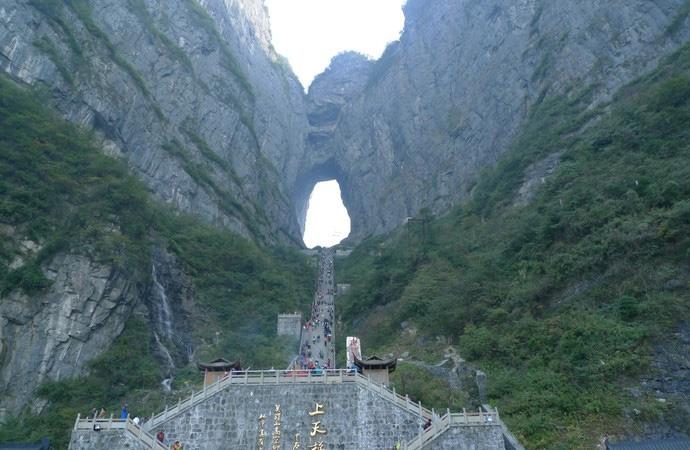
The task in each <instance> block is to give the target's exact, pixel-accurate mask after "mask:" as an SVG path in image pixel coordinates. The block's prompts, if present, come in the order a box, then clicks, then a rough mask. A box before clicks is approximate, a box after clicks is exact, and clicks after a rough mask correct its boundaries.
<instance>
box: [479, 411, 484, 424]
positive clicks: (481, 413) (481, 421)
mask: <svg viewBox="0 0 690 450" xmlns="http://www.w3.org/2000/svg"><path fill="white" fill-rule="evenodd" d="M479 423H481V424H483V423H484V412H483V411H482V408H481V407H480V408H479Z"/></svg>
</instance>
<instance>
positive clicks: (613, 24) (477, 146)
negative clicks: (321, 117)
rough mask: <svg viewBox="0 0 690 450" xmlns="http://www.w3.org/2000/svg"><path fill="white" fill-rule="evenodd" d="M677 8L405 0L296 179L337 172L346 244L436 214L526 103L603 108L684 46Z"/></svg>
mask: <svg viewBox="0 0 690 450" xmlns="http://www.w3.org/2000/svg"><path fill="white" fill-rule="evenodd" d="M684 4H685V2H684V1H682V0H663V1H660V2H659V1H654V2H652V1H650V0H634V1H627V0H626V1H623V0H615V1H609V2H599V1H594V0H587V1H582V2H547V1H541V0H519V1H515V2H510V3H509V4H507V3H506V2H502V1H498V0H491V1H487V2H472V1H464V0H463V1H451V0H443V1H439V2H434V4H433V7H428V4H426V3H425V2H423V1H419V0H411V1H409V2H408V3H407V5H406V7H405V14H406V25H405V30H404V32H403V34H402V36H401V39H400V41H399V42H397V43H394V44H392V45H391V46H389V48H388V49H387V50H386V52H385V54H384V55H383V57H382V58H381V59H380V60H379V61H377V63H376V65H375V66H374V67H373V68H372V69H371V75H370V76H369V77H368V80H367V82H366V86H365V88H364V90H363V92H362V93H361V95H358V96H356V97H355V98H354V99H353V100H351V101H350V102H348V104H347V105H345V106H344V107H342V109H341V111H340V113H339V119H338V124H337V127H336V129H335V131H334V133H333V135H332V137H331V138H329V140H328V142H319V143H318V146H317V147H318V148H320V149H321V150H320V151H314V150H313V149H312V148H310V151H309V154H308V156H310V157H313V158H314V159H313V160H312V161H310V162H309V163H305V169H304V172H303V173H304V174H305V175H304V177H306V178H307V179H308V178H309V177H310V174H311V173H312V171H313V168H314V167H319V166H321V165H323V164H324V163H326V162H328V161H333V163H332V164H333V165H334V166H336V167H338V168H339V169H340V170H341V171H342V172H343V174H342V175H341V176H342V179H343V180H344V181H345V183H344V184H345V187H344V195H343V198H344V201H345V204H346V206H347V207H348V210H349V212H350V215H351V218H352V230H353V232H352V233H353V234H352V236H353V238H354V239H359V238H362V237H364V236H366V235H368V234H371V233H382V232H385V231H388V230H391V229H393V228H395V227H397V226H399V225H401V224H402V223H403V222H404V220H405V218H406V217H408V216H412V215H415V214H416V213H417V212H418V211H419V210H420V209H421V208H423V207H430V208H431V209H432V211H434V212H437V213H438V212H443V211H445V210H447V209H448V208H449V207H451V206H452V205H453V204H455V203H457V202H458V201H459V200H461V199H463V198H465V197H466V196H467V195H468V193H469V191H470V189H471V187H472V185H473V183H474V181H475V180H476V178H477V174H478V171H479V170H480V169H481V168H482V167H483V166H486V165H489V164H491V163H493V162H495V161H496V160H497V159H498V158H499V157H500V155H502V154H503V153H504V152H505V151H506V150H507V149H508V147H509V145H510V143H511V141H512V140H513V139H514V138H515V136H516V134H517V132H518V130H519V128H520V126H521V124H522V123H523V121H524V119H525V118H526V115H527V114H528V111H529V110H530V108H531V107H532V106H533V105H535V104H536V103H538V102H540V101H541V100H542V99H543V98H546V97H550V96H557V95H572V96H575V95H577V94H578V93H580V92H581V91H583V90H584V89H586V88H588V89H592V90H593V92H594V99H595V100H594V103H601V102H604V101H606V100H607V99H608V98H610V96H611V95H612V94H613V93H615V92H616V90H617V89H618V88H619V87H620V86H622V85H623V84H624V83H626V82H629V81H631V80H632V79H634V78H635V77H637V76H639V75H640V74H642V73H644V72H645V71H648V70H650V69H651V68H653V67H655V66H656V64H657V63H658V61H659V59H660V58H661V57H663V56H664V55H667V54H668V53H669V52H671V51H672V50H674V49H675V48H677V47H678V46H679V44H680V43H681V42H684V41H685V40H686V39H687V37H688V28H689V27H688V21H687V14H685V15H683V9H682V6H683V5H684ZM331 77H333V75H331ZM312 147H313V145H312ZM324 149H325V150H324ZM305 183H306V182H305ZM307 184H308V183H307Z"/></svg>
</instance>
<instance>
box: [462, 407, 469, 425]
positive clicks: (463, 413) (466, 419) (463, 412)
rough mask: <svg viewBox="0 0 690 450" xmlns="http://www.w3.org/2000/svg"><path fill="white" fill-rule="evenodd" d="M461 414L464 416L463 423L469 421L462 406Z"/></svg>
mask: <svg viewBox="0 0 690 450" xmlns="http://www.w3.org/2000/svg"><path fill="white" fill-rule="evenodd" d="M462 415H463V416H464V417H465V423H466V424H467V423H470V422H469V419H468V418H467V411H466V410H465V408H462Z"/></svg>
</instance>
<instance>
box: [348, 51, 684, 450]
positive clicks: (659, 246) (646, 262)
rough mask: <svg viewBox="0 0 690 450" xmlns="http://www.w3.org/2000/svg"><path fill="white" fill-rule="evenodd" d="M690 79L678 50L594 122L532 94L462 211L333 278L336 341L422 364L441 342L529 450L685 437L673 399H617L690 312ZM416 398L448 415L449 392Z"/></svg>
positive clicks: (377, 249)
mask: <svg viewBox="0 0 690 450" xmlns="http://www.w3.org/2000/svg"><path fill="white" fill-rule="evenodd" d="M689 71H690V47H687V46H686V47H685V48H683V49H682V50H681V51H679V52H678V53H677V54H675V55H673V56H672V57H671V58H669V59H668V61H667V62H666V63H664V64H662V65H661V67H660V68H659V69H658V70H657V71H656V72H654V73H652V74H651V75H649V76H647V77H645V78H644V79H641V80H640V81H638V82H636V83H633V84H631V85H630V86H628V87H626V88H625V89H623V90H622V91H621V93H620V94H619V95H618V96H617V97H616V98H615V99H614V100H613V101H612V103H611V104H610V105H605V106H603V107H602V108H600V109H599V110H594V111H588V110H587V108H586V106H587V105H588V104H589V102H590V94H589V93H588V92H583V93H579V94H571V95H570V96H569V97H567V98H544V99H542V100H541V101H540V102H539V103H538V104H537V105H536V106H534V108H533V109H532V111H531V114H530V116H529V118H528V123H527V124H526V126H525V127H524V128H523V132H522V134H521V135H520V136H519V137H518V138H517V139H516V141H515V144H514V147H513V148H512V149H511V151H509V152H508V153H507V155H506V157H505V158H504V159H503V160H502V161H501V162H499V164H497V166H496V167H495V168H493V169H491V170H488V171H486V172H485V173H484V174H483V175H482V176H481V177H480V181H479V182H478V184H477V185H476V187H475V194H474V196H473V199H472V201H470V202H469V203H468V204H465V205H462V206H460V207H458V208H456V209H455V210H453V211H452V212H451V213H450V214H448V215H447V216H445V217H443V218H440V219H436V220H429V219H428V217H419V219H420V220H418V221H413V222H411V223H410V224H409V225H407V227H406V228H405V229H402V230H400V231H399V232H398V233H397V234H396V235H394V236H392V237H390V238H388V239H383V238H377V239H371V240H369V241H367V242H365V243H363V244H362V245H360V246H359V247H358V248H357V249H356V250H355V252H354V253H353V255H352V256H351V257H350V258H349V259H348V260H347V261H345V262H344V263H343V264H342V265H341V266H342V267H341V268H340V270H339V278H340V280H341V281H343V282H351V283H352V285H353V286H352V289H351V291H350V293H349V294H348V295H347V297H346V298H344V299H342V300H341V301H340V305H341V306H340V308H341V309H340V310H341V312H342V313H343V319H344V321H345V322H346V323H348V324H350V326H349V327H350V329H348V330H347V332H348V333H350V332H352V333H356V334H357V335H359V336H360V337H362V338H363V343H364V346H365V348H371V347H373V348H374V350H375V351H377V352H378V353H384V352H388V351H396V350H397V351H399V350H400V349H401V342H406V341H411V343H410V347H407V348H406V349H407V350H410V351H412V352H413V357H417V358H418V359H422V353H423V352H427V351H428V347H429V346H430V345H431V346H433V344H430V343H429V342H432V341H430V338H431V337H434V336H443V337H444V338H445V339H447V340H449V341H450V342H452V343H453V344H455V345H457V346H458V347H459V349H460V352H461V355H462V356H463V357H464V358H467V359H468V360H470V361H471V362H472V363H474V364H476V365H478V366H479V367H481V368H482V370H484V371H485V372H487V373H488V376H489V377H488V395H489V397H490V401H491V402H492V403H493V404H495V405H496V406H498V407H499V409H500V410H501V411H502V413H503V417H504V420H506V422H507V423H508V425H509V426H510V428H511V430H513V431H514V432H515V433H516V434H517V435H518V436H519V437H520V439H521V440H522V441H523V442H524V443H525V444H526V445H527V447H528V448H568V449H579V448H583V449H584V448H592V447H593V443H594V441H595V440H596V439H597V438H598V437H599V436H601V434H603V433H604V432H608V433H616V432H624V431H625V430H628V431H630V430H631V429H635V427H639V426H640V423H642V422H644V421H650V420H651V421H657V420H660V419H661V418H663V420H665V421H668V422H669V423H672V424H675V425H674V426H676V427H677V428H678V429H679V430H680V429H683V428H684V427H685V428H686V429H687V426H688V424H689V423H690V418H689V417H688V415H687V413H686V412H683V410H682V408H680V407H679V406H678V405H679V404H680V400H679V399H675V398H667V402H666V403H663V404H662V403H659V402H657V401H656V400H655V399H654V397H653V395H654V393H653V392H644V391H643V394H642V395H641V396H640V397H633V396H632V395H630V394H629V390H628V389H627V388H628V387H635V386H637V387H639V380H640V379H641V378H642V377H643V376H645V375H646V374H649V373H650V371H651V370H652V369H651V366H650V362H651V358H652V355H653V349H654V345H655V344H656V343H658V342H660V341H663V340H664V339H668V336H671V335H673V333H675V331H676V327H677V326H678V321H679V320H681V319H682V318H686V317H689V316H690V302H689V301H688V283H690V279H689V278H688V275H687V270H686V268H687V265H688V262H689V259H690V237H689V236H690V202H688V200H687V199H688V198H690V184H688V182H687V180H689V179H690V165H688V160H689V157H690V146H689V144H688V143H689V142H690V139H689V137H690V136H689V135H690V129H689V128H688V123H690V77H689V76H688V75H687V74H688V72H689ZM553 154H561V157H560V158H561V163H560V166H559V167H558V169H557V170H556V172H555V173H554V174H553V176H552V177H551V178H549V179H548V181H547V182H546V184H544V185H543V186H542V187H541V188H540V190H539V191H538V192H537V193H536V195H535V197H534V198H533V199H532V200H531V201H530V202H529V203H528V204H527V205H526V206H516V205H514V201H515V199H516V197H517V195H518V194H517V192H518V189H519V187H520V186H521V184H522V182H523V177H524V174H525V169H526V168H527V167H529V165H530V164H532V163H534V162H536V161H539V160H541V159H543V158H544V157H546V156H548V155H553ZM670 280H676V284H677V282H678V281H680V284H681V286H682V287H681V288H674V289H671V288H668V287H667V285H668V282H669V281H670ZM403 321H408V322H410V323H412V324H414V326H415V327H416V328H417V329H418V335H417V336H418V337H417V338H415V339H414V340H411V339H410V338H409V337H408V336H406V335H404V333H401V328H400V323H401V322H403ZM415 353H417V354H416V355H415ZM404 370H405V371H409V370H411V369H409V368H406V369H404ZM420 376H422V375H420ZM424 386H425V387H426V388H425V389H426V392H424V391H423V392H421V393H418V394H417V395H419V396H420V397H423V398H426V399H428V400H429V401H430V403H429V404H428V405H427V406H429V407H436V408H440V409H445V408H446V407H447V403H448V402H447V396H444V395H435V394H434V391H435V390H437V389H440V391H439V392H444V391H443V389H445V388H444V387H439V388H434V387H433V386H430V385H428V384H424ZM633 409H636V410H637V411H639V414H637V415H635V414H632V415H630V414H628V412H629V411H632V410H633ZM626 417H628V418H626ZM629 417H632V418H629Z"/></svg>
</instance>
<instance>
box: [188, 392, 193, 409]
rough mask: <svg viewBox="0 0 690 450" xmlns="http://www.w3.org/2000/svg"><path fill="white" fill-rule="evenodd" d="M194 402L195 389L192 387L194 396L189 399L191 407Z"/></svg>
mask: <svg viewBox="0 0 690 450" xmlns="http://www.w3.org/2000/svg"><path fill="white" fill-rule="evenodd" d="M193 404H194V389H192V396H191V397H190V399H189V406H190V407H191V406H192V405H193Z"/></svg>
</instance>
